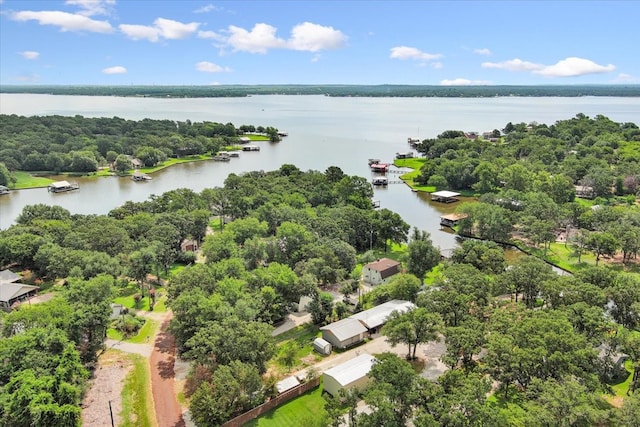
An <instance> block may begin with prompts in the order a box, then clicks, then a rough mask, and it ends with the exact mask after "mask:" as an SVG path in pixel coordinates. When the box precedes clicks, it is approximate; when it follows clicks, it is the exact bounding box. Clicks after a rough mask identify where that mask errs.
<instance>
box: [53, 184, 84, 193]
mask: <svg viewBox="0 0 640 427" xmlns="http://www.w3.org/2000/svg"><path fill="white" fill-rule="evenodd" d="M78 188H80V186H79V185H78V183H76V182H68V181H56V182H52V183H51V184H49V186H48V187H47V190H48V191H50V192H52V193H63V192H65V191H72V190H77V189H78Z"/></svg>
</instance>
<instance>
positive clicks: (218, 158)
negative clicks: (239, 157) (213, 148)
mask: <svg viewBox="0 0 640 427" xmlns="http://www.w3.org/2000/svg"><path fill="white" fill-rule="evenodd" d="M213 160H215V161H216V162H228V161H229V160H231V157H229V156H213Z"/></svg>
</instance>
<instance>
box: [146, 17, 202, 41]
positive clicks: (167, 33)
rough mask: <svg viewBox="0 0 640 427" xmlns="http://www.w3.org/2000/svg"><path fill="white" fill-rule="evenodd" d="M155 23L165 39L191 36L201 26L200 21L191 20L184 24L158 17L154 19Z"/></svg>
mask: <svg viewBox="0 0 640 427" xmlns="http://www.w3.org/2000/svg"><path fill="white" fill-rule="evenodd" d="M153 24H154V25H155V26H156V28H158V30H159V31H160V35H162V37H164V38H165V39H169V40H177V39H184V38H187V37H189V36H190V35H191V34H193V33H195V32H196V31H197V30H198V27H199V26H200V23H198V22H190V23H188V24H184V23H182V22H178V21H174V20H172V19H164V18H158V19H156V20H155V21H153Z"/></svg>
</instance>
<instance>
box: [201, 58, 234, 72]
mask: <svg viewBox="0 0 640 427" xmlns="http://www.w3.org/2000/svg"><path fill="white" fill-rule="evenodd" d="M196 70H198V71H202V72H204V73H223V72H230V71H231V69H230V68H228V67H221V66H220V65H218V64H214V63H213V62H207V61H200V62H198V63H197V64H196Z"/></svg>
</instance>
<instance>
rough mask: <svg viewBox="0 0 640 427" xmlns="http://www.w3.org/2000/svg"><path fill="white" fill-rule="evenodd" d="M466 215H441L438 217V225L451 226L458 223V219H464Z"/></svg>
mask: <svg viewBox="0 0 640 427" xmlns="http://www.w3.org/2000/svg"><path fill="white" fill-rule="evenodd" d="M466 217H468V215H467V214H463V213H452V214H447V215H442V216H441V217H440V225H442V226H443V227H451V228H453V227H455V226H456V225H458V221H460V220H461V219H465V218H466Z"/></svg>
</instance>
